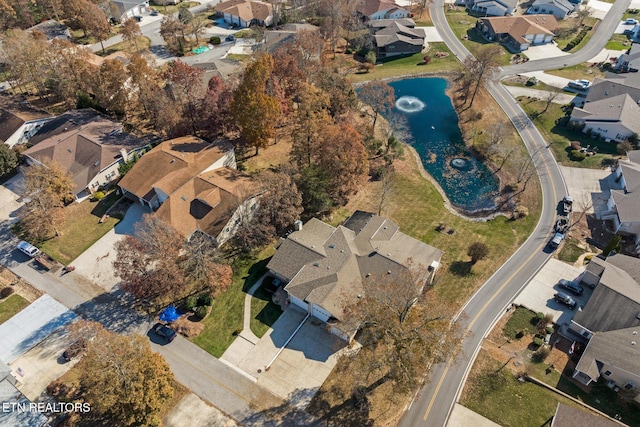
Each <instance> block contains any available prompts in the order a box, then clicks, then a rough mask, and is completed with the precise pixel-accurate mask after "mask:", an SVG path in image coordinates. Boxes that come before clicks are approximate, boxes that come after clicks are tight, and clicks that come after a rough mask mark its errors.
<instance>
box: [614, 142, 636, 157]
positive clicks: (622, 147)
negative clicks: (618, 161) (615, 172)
mask: <svg viewBox="0 0 640 427" xmlns="http://www.w3.org/2000/svg"><path fill="white" fill-rule="evenodd" d="M632 150H633V145H631V143H630V142H629V141H622V142H621V143H619V144H618V146H617V147H616V152H617V153H618V154H620V155H621V156H626V155H627V153H628V152H629V151H632Z"/></svg>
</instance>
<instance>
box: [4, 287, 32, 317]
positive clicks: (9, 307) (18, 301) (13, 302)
mask: <svg viewBox="0 0 640 427" xmlns="http://www.w3.org/2000/svg"><path fill="white" fill-rule="evenodd" d="M28 305H29V301H27V300H26V299H24V298H22V297H21V296H20V295H18V294H13V295H10V296H9V297H8V298H5V299H4V300H3V301H2V302H0V324H2V323H4V322H6V321H7V320H9V319H11V318H12V317H13V316H14V315H15V314H16V313H18V312H19V311H20V310H22V309H23V308H25V307H26V306H28Z"/></svg>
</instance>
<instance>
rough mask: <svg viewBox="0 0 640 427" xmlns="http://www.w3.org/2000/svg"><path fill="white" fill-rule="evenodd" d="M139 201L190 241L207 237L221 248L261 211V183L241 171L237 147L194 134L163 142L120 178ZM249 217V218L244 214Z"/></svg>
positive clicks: (124, 189)
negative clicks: (258, 186)
mask: <svg viewBox="0 0 640 427" xmlns="http://www.w3.org/2000/svg"><path fill="white" fill-rule="evenodd" d="M119 186H120V188H121V189H122V192H123V194H124V196H125V197H127V198H129V199H130V200H133V201H134V202H137V203H140V204H142V205H143V206H145V207H147V208H148V209H150V210H152V211H156V212H155V215H157V216H158V217H159V218H161V219H162V220H164V221H165V222H166V223H167V224H170V225H171V226H173V227H174V228H175V229H176V230H178V231H179V232H180V233H182V234H183V235H184V236H185V237H189V236H191V235H192V234H193V233H195V232H202V233H205V234H207V235H209V236H211V237H212V238H214V239H215V241H216V243H217V244H222V243H224V242H225V241H226V240H228V239H229V238H230V237H231V236H233V234H234V233H235V232H236V230H237V228H238V226H239V224H240V221H241V220H242V219H243V218H246V217H247V216H251V215H252V212H253V211H254V210H255V208H256V204H257V201H258V196H259V194H258V192H257V190H256V185H255V184H254V183H252V181H250V180H249V178H248V177H247V176H246V175H243V174H242V173H240V172H238V171H237V170H236V159H235V153H234V149H233V146H232V145H231V144H230V143H228V142H224V141H221V142H218V143H214V144H210V143H208V142H205V141H203V140H201V139H199V138H196V137H193V136H185V137H181V138H175V139H171V140H168V141H164V142H163V143H161V144H160V145H158V146H157V147H155V148H154V149H152V150H151V151H149V152H148V153H146V154H145V155H144V156H142V157H141V158H140V159H139V160H138V162H137V163H136V164H135V165H134V166H133V167H132V168H131V170H130V171H129V172H128V173H127V174H126V175H125V176H124V177H123V178H122V180H120V183H119ZM243 215H244V216H243Z"/></svg>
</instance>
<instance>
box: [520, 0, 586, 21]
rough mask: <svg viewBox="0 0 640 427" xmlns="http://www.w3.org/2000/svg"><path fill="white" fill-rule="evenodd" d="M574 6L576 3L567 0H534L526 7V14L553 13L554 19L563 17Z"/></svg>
mask: <svg viewBox="0 0 640 427" xmlns="http://www.w3.org/2000/svg"><path fill="white" fill-rule="evenodd" d="M575 8H576V5H575V4H573V3H571V2H570V1H569V0H535V1H534V2H533V3H531V6H530V7H529V9H527V14H542V15H553V16H555V17H556V19H564V18H566V17H567V16H568V15H569V14H571V13H572V12H573V11H574V10H575Z"/></svg>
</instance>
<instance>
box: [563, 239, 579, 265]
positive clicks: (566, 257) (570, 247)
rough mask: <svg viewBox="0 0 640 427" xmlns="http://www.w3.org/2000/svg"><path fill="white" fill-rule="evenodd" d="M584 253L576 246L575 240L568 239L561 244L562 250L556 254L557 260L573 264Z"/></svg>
mask: <svg viewBox="0 0 640 427" xmlns="http://www.w3.org/2000/svg"><path fill="white" fill-rule="evenodd" d="M585 252H586V251H585V250H584V249H582V248H581V247H579V246H578V241H577V240H575V239H572V238H570V237H568V238H567V239H565V241H564V243H563V244H562V250H561V251H560V252H558V259H559V260H560V261H564V262H568V263H570V264H573V263H574V262H576V261H577V260H578V258H579V257H580V255H582V254H583V253H585Z"/></svg>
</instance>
